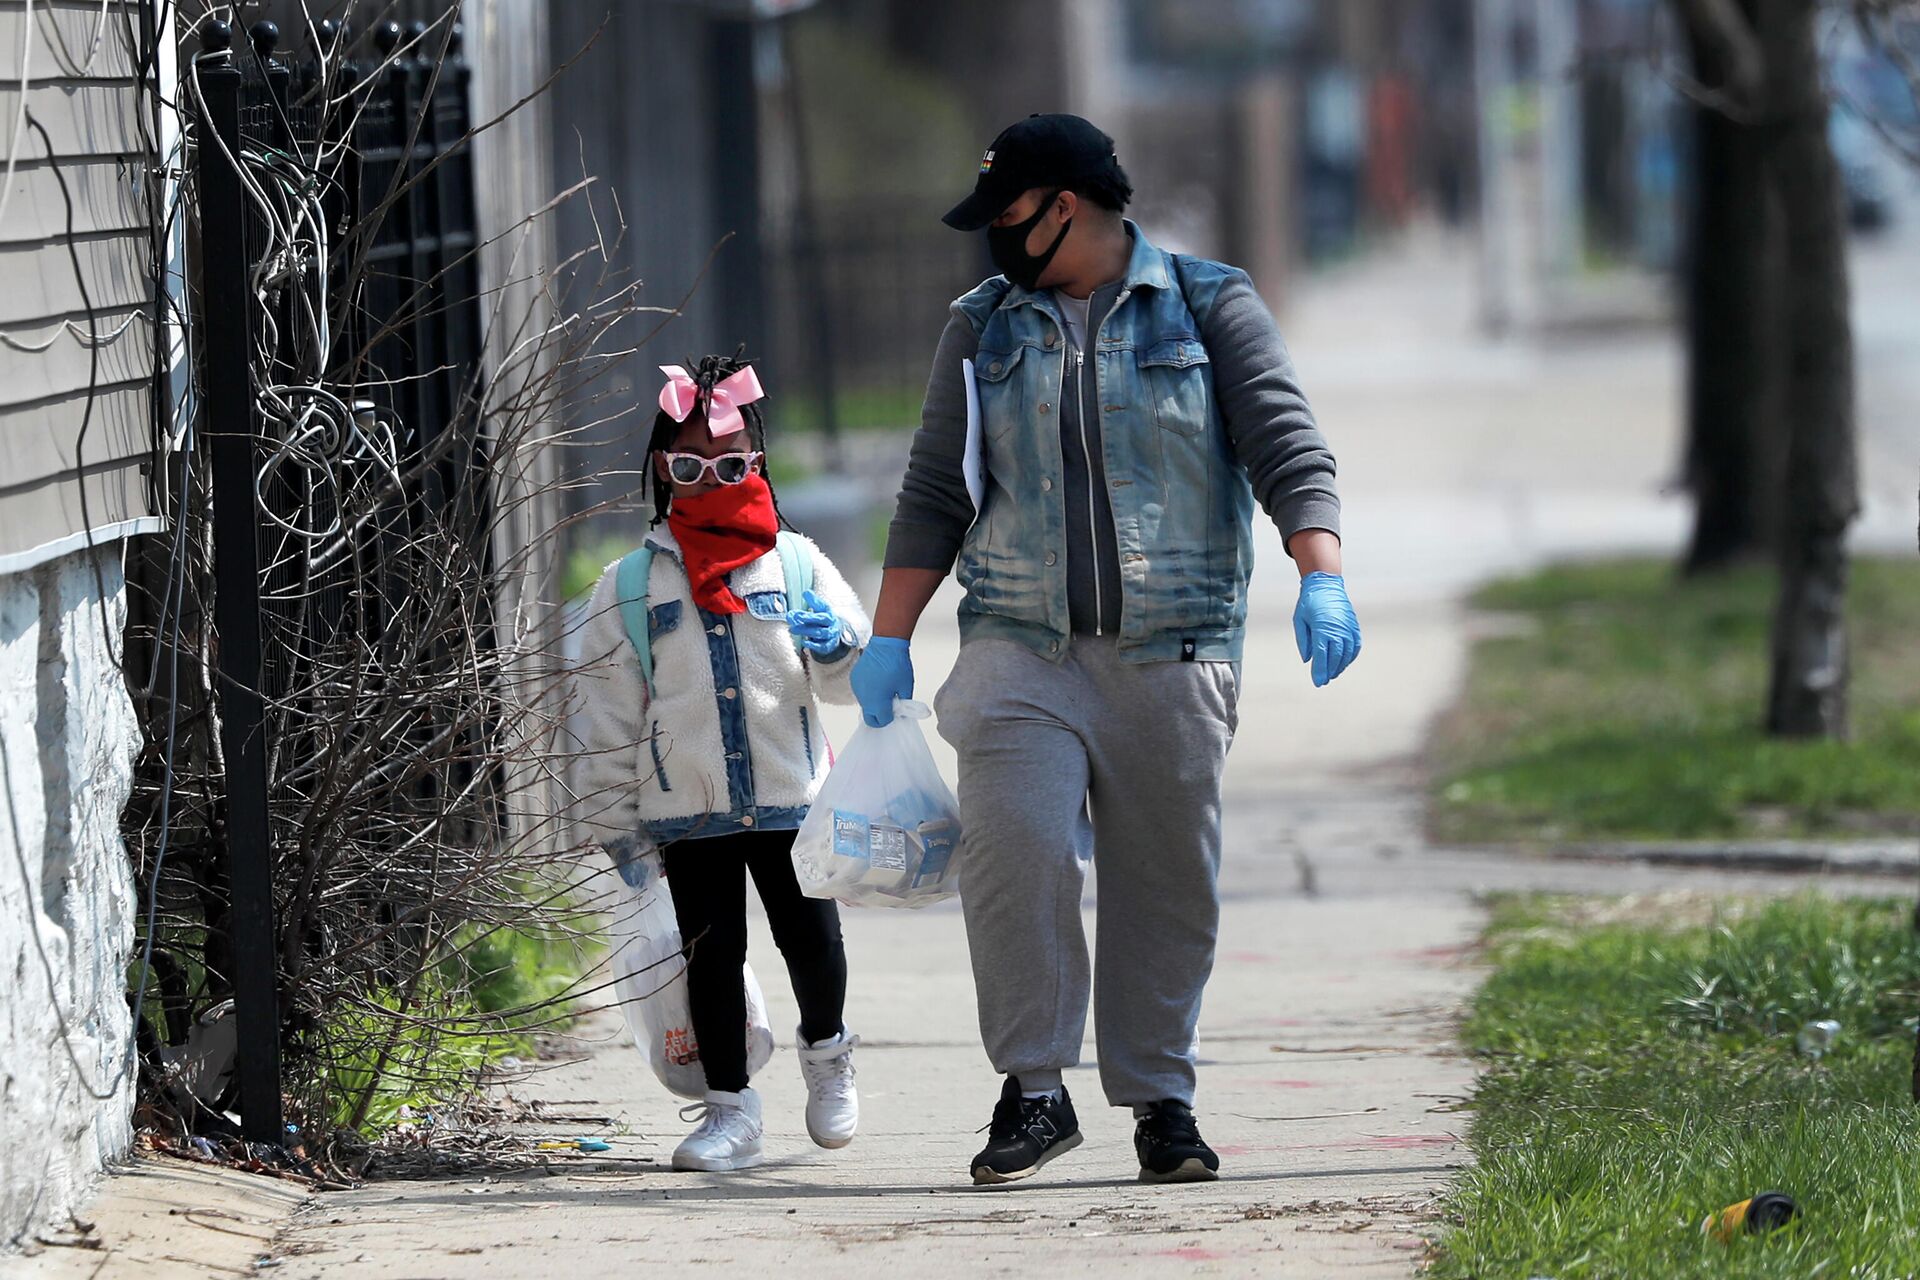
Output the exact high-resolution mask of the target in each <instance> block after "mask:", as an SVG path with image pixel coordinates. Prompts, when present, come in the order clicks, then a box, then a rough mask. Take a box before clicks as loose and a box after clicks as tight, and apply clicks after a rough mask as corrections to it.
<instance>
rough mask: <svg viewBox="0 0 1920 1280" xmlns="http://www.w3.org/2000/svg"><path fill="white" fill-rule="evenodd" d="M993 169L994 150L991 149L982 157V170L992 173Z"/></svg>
mask: <svg viewBox="0 0 1920 1280" xmlns="http://www.w3.org/2000/svg"><path fill="white" fill-rule="evenodd" d="M992 170H993V152H991V151H989V152H987V154H985V155H983V156H981V157H980V172H982V173H990V172H992Z"/></svg>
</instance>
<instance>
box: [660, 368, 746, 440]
mask: <svg viewBox="0 0 1920 1280" xmlns="http://www.w3.org/2000/svg"><path fill="white" fill-rule="evenodd" d="M660 372H662V373H664V374H666V375H667V385H666V386H664V387H661V388H660V409H661V411H662V412H663V413H665V414H666V415H667V416H668V417H669V418H672V419H673V420H674V421H675V422H685V421H686V420H687V415H688V414H690V413H692V412H693V408H694V406H695V405H696V404H698V403H699V402H700V384H699V383H697V382H695V381H694V380H693V375H692V374H690V373H688V372H687V371H686V370H685V369H683V368H681V367H680V366H679V365H677V364H663V365H661V366H660ZM766 394H767V393H766V392H764V391H762V390H761V389H760V375H759V374H757V373H755V372H754V371H753V366H752V365H748V366H747V367H746V368H744V369H742V370H740V372H738V373H736V374H734V375H732V376H731V377H727V378H723V379H721V380H720V381H719V382H716V383H714V384H713V393H712V395H711V396H709V397H708V403H707V434H708V435H710V436H713V437H714V438H715V439H719V438H720V437H721V436H730V435H732V434H734V433H735V432H736V431H742V430H744V429H745V428H746V425H747V420H746V419H745V418H743V417H741V416H740V410H741V409H742V408H743V407H745V406H746V405H750V404H752V403H753V402H754V401H755V400H758V399H760V398H761V397H762V396H764V395H766Z"/></svg>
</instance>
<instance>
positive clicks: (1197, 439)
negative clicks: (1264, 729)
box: [953, 223, 1253, 662]
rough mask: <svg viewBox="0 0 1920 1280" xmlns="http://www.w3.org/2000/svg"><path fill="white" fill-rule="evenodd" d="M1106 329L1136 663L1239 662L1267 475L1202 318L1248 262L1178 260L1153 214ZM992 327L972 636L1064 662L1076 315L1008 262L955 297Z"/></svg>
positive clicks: (1128, 645)
mask: <svg viewBox="0 0 1920 1280" xmlns="http://www.w3.org/2000/svg"><path fill="white" fill-rule="evenodd" d="M1128 227H1129V229H1130V230H1132V232H1133V256H1132V259H1131V260H1130V262H1129V263H1128V266H1127V274H1126V277H1125V279H1124V281H1123V282H1122V285H1121V290H1120V296H1119V299H1118V301H1117V302H1116V303H1115V304H1114V307H1113V310H1112V311H1111V312H1110V313H1109V314H1108V316H1107V318H1106V320H1105V321H1104V322H1103V323H1102V324H1101V325H1100V328H1099V332H1098V333H1097V334H1088V335H1087V347H1088V352H1087V358H1088V360H1090V361H1092V362H1094V365H1095V370H1094V372H1095V378H1096V385H1097V386H1098V388H1099V395H1098V397H1097V400H1098V403H1097V404H1089V405H1087V413H1088V414H1089V415H1092V414H1096V413H1097V414H1098V415H1099V418H1098V422H1099V426H1100V442H1101V443H1100V448H1101V454H1102V457H1103V459H1104V461H1105V464H1106V473H1107V484H1108V487H1109V490H1110V498H1111V501H1112V505H1113V521H1114V527H1115V534H1116V536H1117V542H1118V546H1119V553H1120V581H1121V614H1120V637H1119V646H1120V652H1121V655H1122V657H1123V658H1124V659H1125V660H1127V661H1130V662H1154V661H1165V660H1169V659H1182V658H1184V659H1187V660H1190V661H1192V660H1199V661H1210V660H1224V661H1231V662H1238V661H1239V660H1240V653H1241V645H1242V641H1243V638H1244V635H1245V631H1246V622H1247V579H1248V577H1249V576H1250V575H1251V573H1252V571H1253V490H1252V487H1251V486H1250V485H1249V484H1248V482H1247V475H1246V471H1245V469H1244V468H1243V467H1242V466H1241V465H1240V463H1239V461H1238V459H1237V458H1236V457H1235V456H1234V452H1233V446H1232V443H1231V441H1230V440H1229V439H1228V437H1227V431H1226V426H1225V423H1224V422H1223V421H1222V419H1221V416H1220V407H1219V403H1218V401H1217V400H1216V399H1215V396H1214V390H1213V373H1212V369H1211V367H1210V365H1209V363H1208V358H1207V349H1206V346H1205V344H1204V343H1203V342H1202V341H1201V339H1200V319H1199V318H1200V317H1202V316H1205V315H1207V314H1208V313H1209V312H1210V311H1211V309H1212V305H1213V299H1214V298H1215V297H1216V296H1217V294H1218V292H1219V288H1220V286H1221V284H1223V283H1224V282H1226V281H1227V280H1229V279H1232V278H1235V277H1237V276H1238V275H1239V274H1240V273H1239V272H1238V271H1236V270H1235V269H1234V268H1232V267H1227V266H1223V265H1221V264H1220V263H1217V262H1208V261H1205V260H1202V259H1195V258H1180V259H1177V260H1176V258H1175V256H1174V255H1172V254H1169V253H1165V252H1163V251H1161V250H1159V249H1156V248H1154V246H1153V245H1152V244H1150V243H1148V241H1147V238H1146V236H1144V235H1142V234H1141V233H1140V231H1139V229H1138V228H1137V227H1134V226H1133V225H1132V224H1131V223H1129V224H1128ZM953 309H954V311H955V312H956V313H957V314H959V315H961V316H964V317H966V319H967V321H968V323H969V324H971V325H972V327H973V330H974V332H975V333H977V334H978V335H979V339H980V348H979V352H978V354H977V355H976V356H975V357H974V377H975V383H976V386H977V387H978V390H979V395H980V416H981V426H982V438H983V449H984V455H985V462H986V467H985V470H986V472H987V485H986V497H985V500H984V502H983V504H982V508H981V512H980V516H979V518H978V519H977V520H976V521H975V522H974V525H973V528H972V529H971V530H970V531H969V532H968V533H967V537H966V542H965V543H964V544H963V546H962V547H961V550H960V562H959V575H958V576H959V579H960V584H961V585H962V586H963V587H965V588H966V591H967V597H966V600H965V601H964V602H963V603H962V604H961V606H960V629H961V636H962V639H963V640H972V639H975V638H985V637H998V638H1001V639H1008V640H1015V641H1018V642H1019V643H1021V644H1024V645H1026V646H1027V647H1028V648H1030V649H1032V650H1033V651H1034V652H1035V653H1038V654H1040V655H1041V656H1043V657H1047V658H1051V659H1054V660H1056V661H1057V660H1059V659H1060V658H1061V657H1062V656H1064V654H1065V652H1066V649H1067V637H1068V634H1069V631H1070V627H1069V623H1068V605H1067V564H1066V546H1067V538H1066V502H1065V498H1064V496H1063V492H1062V481H1061V469H1062V461H1061V450H1060V422H1059V403H1060V397H1061V395H1062V393H1063V390H1066V391H1070V390H1071V388H1070V387H1068V386H1067V382H1068V380H1069V379H1070V377H1071V374H1070V373H1069V371H1068V367H1067V355H1066V351H1067V342H1066V339H1065V336H1064V335H1065V333H1066V328H1065V326H1064V325H1063V324H1062V323H1061V318H1060V310H1059V307H1058V306H1057V305H1056V303H1055V301H1054V296H1053V293H1052V291H1051V290H1040V291H1035V290H1031V289H1023V288H1020V287H1018V286H1016V285H1014V284H1012V283H1010V282H1009V281H1008V280H1007V279H1006V278H1005V277H1004V276H996V277H994V278H993V279H991V280H988V281H987V282H986V283H984V284H982V285H981V286H980V287H979V288H977V289H975V290H974V291H973V292H971V293H969V294H967V295H966V296H965V297H963V298H961V299H959V300H958V301H957V302H955V303H954V304H953Z"/></svg>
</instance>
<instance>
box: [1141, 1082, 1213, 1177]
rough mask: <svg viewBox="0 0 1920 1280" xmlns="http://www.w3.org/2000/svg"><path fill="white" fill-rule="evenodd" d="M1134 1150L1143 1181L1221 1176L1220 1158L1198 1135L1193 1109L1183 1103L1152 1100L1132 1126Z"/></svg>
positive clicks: (1198, 1127)
mask: <svg viewBox="0 0 1920 1280" xmlns="http://www.w3.org/2000/svg"><path fill="white" fill-rule="evenodd" d="M1133 1149H1134V1151H1135V1153H1136V1154H1138V1155H1139V1157H1140V1181H1142V1182H1212V1181H1213V1180H1214V1179H1215V1178H1217V1177H1219V1176H1220V1157H1219V1156H1217V1155H1215V1154H1213V1148H1212V1147H1210V1146H1208V1145H1207V1142H1206V1139H1205V1138H1202V1137H1201V1136H1200V1126H1199V1125H1198V1124H1197V1123H1196V1122H1195V1121H1194V1118H1193V1108H1191V1107H1189V1106H1188V1105H1187V1104H1186V1103H1184V1102H1172V1101H1168V1102H1156V1103H1153V1104H1152V1105H1151V1107H1150V1108H1149V1109H1148V1111H1147V1114H1145V1115H1144V1116H1141V1117H1140V1119H1139V1121H1138V1122H1137V1123H1136V1124H1135V1125H1134V1127H1133Z"/></svg>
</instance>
